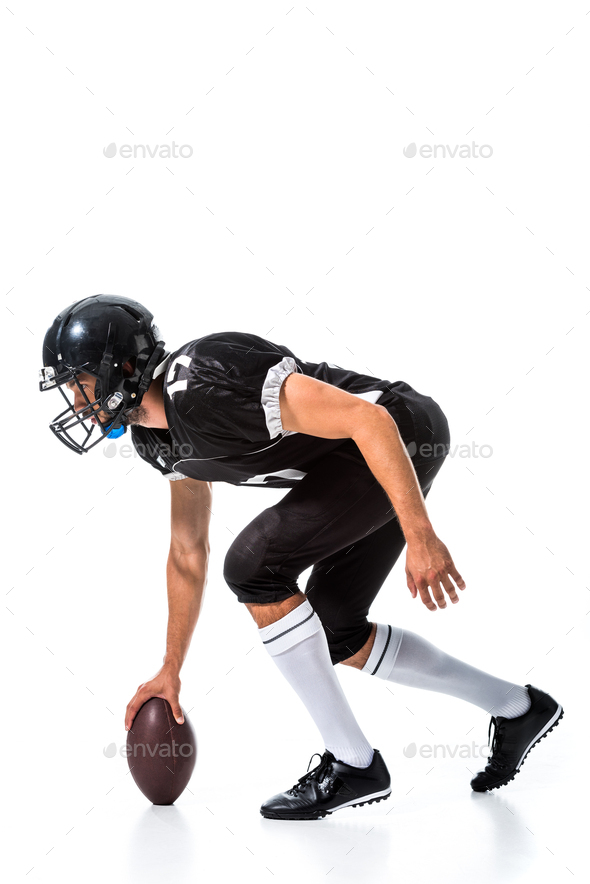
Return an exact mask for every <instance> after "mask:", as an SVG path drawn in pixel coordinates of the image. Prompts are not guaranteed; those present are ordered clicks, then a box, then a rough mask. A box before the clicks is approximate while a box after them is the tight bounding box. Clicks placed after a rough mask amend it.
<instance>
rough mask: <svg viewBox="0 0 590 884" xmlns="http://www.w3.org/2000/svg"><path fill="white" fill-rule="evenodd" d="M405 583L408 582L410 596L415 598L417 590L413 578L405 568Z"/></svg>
mask: <svg viewBox="0 0 590 884" xmlns="http://www.w3.org/2000/svg"><path fill="white" fill-rule="evenodd" d="M406 583H407V584H408V589H409V590H410V592H411V594H412V598H413V599H415V598H416V595H417V594H418V590H417V589H416V584H415V583H414V578H413V577H412V575H411V574H410V572H409V571H408V569H407V568H406Z"/></svg>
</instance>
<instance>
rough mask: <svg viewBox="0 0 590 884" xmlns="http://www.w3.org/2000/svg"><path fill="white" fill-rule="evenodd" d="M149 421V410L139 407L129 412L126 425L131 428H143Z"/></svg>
mask: <svg viewBox="0 0 590 884" xmlns="http://www.w3.org/2000/svg"><path fill="white" fill-rule="evenodd" d="M147 419H148V410H147V408H145V406H143V405H137V406H136V407H135V408H132V409H131V411H129V412H127V415H126V417H125V423H126V424H131V426H142V425H143V424H144V422H145V421H147Z"/></svg>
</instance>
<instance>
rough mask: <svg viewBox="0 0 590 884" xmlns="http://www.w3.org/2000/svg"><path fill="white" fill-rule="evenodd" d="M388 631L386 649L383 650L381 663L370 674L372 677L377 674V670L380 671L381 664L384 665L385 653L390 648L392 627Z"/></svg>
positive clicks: (380, 658)
mask: <svg viewBox="0 0 590 884" xmlns="http://www.w3.org/2000/svg"><path fill="white" fill-rule="evenodd" d="M387 630H388V632H387V641H386V642H385V647H384V648H383V653H382V654H381V656H380V657H379V662H378V663H377V665H376V666H375V668H374V669H373V671H372V672H371V673H370V674H371V675H375V673H376V672H377V670H378V669H379V667H380V666H381V664H382V663H383V658H384V657H385V652H386V650H387V648H388V647H389V642H390V641H391V633H392V629H391V626H388V627H387Z"/></svg>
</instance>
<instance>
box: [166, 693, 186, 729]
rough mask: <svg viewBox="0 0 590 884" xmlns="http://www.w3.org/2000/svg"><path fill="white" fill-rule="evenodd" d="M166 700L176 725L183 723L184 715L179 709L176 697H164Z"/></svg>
mask: <svg viewBox="0 0 590 884" xmlns="http://www.w3.org/2000/svg"><path fill="white" fill-rule="evenodd" d="M166 699H167V700H168V702H169V703H170V706H171V707H172V714H173V716H174V718H175V719H176V721H177V722H178V724H183V723H184V715H183V714H182V709H181V708H180V703H179V702H178V697H171V698H168V697H166Z"/></svg>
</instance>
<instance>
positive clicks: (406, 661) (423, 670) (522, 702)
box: [361, 623, 531, 718]
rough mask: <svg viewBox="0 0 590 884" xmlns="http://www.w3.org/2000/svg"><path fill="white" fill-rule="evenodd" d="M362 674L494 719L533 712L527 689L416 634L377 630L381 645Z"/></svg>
mask: <svg viewBox="0 0 590 884" xmlns="http://www.w3.org/2000/svg"><path fill="white" fill-rule="evenodd" d="M361 672H367V673H369V675H376V676H377V677H378V678H383V679H385V680H386V681H392V682H397V683H398V684H403V685H407V686H408V687H413V688H423V689H425V690H427V691H437V692H438V693H441V694H449V695H450V696H451V697H459V699H461V700H466V701H467V702H468V703H473V705H474V706H479V707H480V708H481V709H485V711H486V712H487V713H489V714H490V715H493V716H498V715H501V716H503V717H504V718H517V717H518V716H519V715H524V714H525V712H528V711H529V709H530V707H531V698H530V696H529V692H528V691H527V689H526V687H524V686H523V685H517V684H514V683H513V682H511V681H504V680H503V679H501V678H496V677H495V676H493V675H489V674H488V673H487V672H483V671H482V670H481V669H476V668H475V666H470V665H469V663H463V662H462V661H461V660H458V659H457V658H456V657H451V656H450V654H445V652H444V651H441V650H440V649H439V648H437V647H436V646H435V645H433V644H432V643H431V642H429V641H427V640H426V639H424V638H422V637H421V636H419V635H416V633H415V632H409V631H408V630H407V629H400V628H399V627H397V626H387V625H385V624H383V623H378V624H377V632H376V634H375V643H374V645H373V647H372V649H371V653H370V655H369V659H368V660H367V662H366V664H365V665H364V666H363V668H362V670H361Z"/></svg>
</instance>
